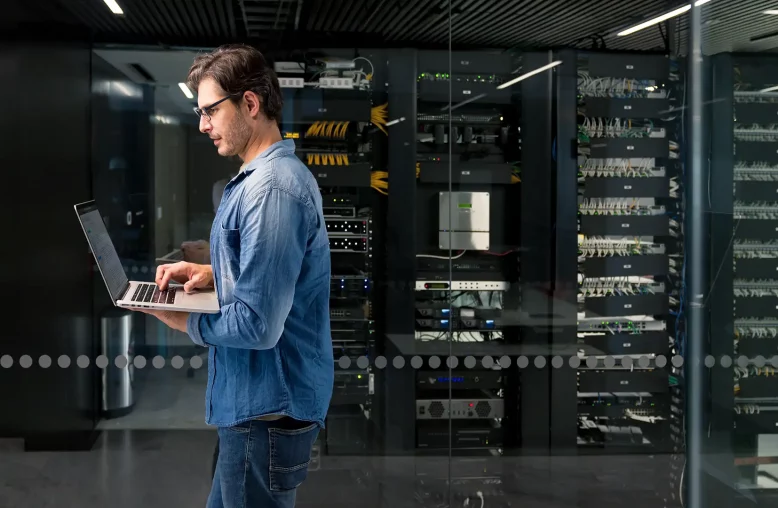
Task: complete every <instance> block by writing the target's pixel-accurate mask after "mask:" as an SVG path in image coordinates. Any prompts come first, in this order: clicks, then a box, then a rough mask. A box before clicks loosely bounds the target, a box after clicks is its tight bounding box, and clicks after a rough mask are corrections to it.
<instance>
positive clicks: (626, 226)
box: [621, 222, 629, 228]
mask: <svg viewBox="0 0 778 508" xmlns="http://www.w3.org/2000/svg"><path fill="white" fill-rule="evenodd" d="M621 227H623V228H628V227H629V222H625V223H624V224H622V225H621Z"/></svg>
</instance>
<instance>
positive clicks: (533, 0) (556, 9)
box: [3, 0, 778, 54]
mask: <svg viewBox="0 0 778 508" xmlns="http://www.w3.org/2000/svg"><path fill="white" fill-rule="evenodd" d="M686 1H687V2H688V1H690V0H686ZM7 2H8V0H6V1H5V2H3V3H4V16H3V17H4V18H5V21H4V24H5V25H6V26H7V25H8V24H9V22H11V21H9V20H13V21H12V22H14V23H16V26H17V28H18V27H20V26H22V23H27V24H35V23H41V22H45V23H48V24H52V23H57V24H65V25H66V26H68V27H76V26H78V27H83V28H85V29H87V30H89V31H90V32H91V33H92V34H93V36H94V40H95V41H96V42H102V43H119V44H148V45H154V46H163V47H166V46H167V47H171V46H175V47H181V46H190V47H209V46H215V45H218V44H221V43H225V42H235V41H245V42H250V43H252V44H255V45H257V46H259V47H260V48H262V49H264V50H266V51H267V50H278V49H292V48H305V47H355V46H359V47H369V46H372V47H389V46H392V47H397V46H407V45H413V46H419V47H437V48H447V47H448V44H449V33H450V34H451V39H452V40H451V43H452V45H453V46H454V47H455V48H460V47H461V48H465V47H467V48H476V47H484V48H485V47H491V48H495V47H496V48H512V47H519V48H524V47H543V48H545V47H561V46H573V47H591V46H592V44H593V40H594V39H593V38H592V37H593V36H601V37H602V39H600V40H601V41H603V42H605V44H606V46H607V48H609V49H619V50H653V49H663V48H664V41H663V38H662V35H661V34H660V31H659V29H658V28H657V27H651V28H648V29H645V30H642V31H640V32H637V33H635V34H633V35H630V36H626V37H615V36H613V35H612V34H613V33H614V32H615V31H616V30H618V29H619V28H624V27H626V26H629V25H631V24H634V23H635V22H639V21H642V20H645V19H648V18H650V17H652V16H656V15H658V14H661V13H664V12H666V11H667V10H668V9H671V8H675V7H678V6H679V5H683V4H684V1H683V0H630V1H628V0H596V1H580V0H578V1H573V0H117V2H118V4H119V5H120V6H121V7H122V9H123V10H124V15H122V16H116V15H114V14H112V13H111V11H110V10H109V9H108V7H107V6H106V5H105V3H104V2H103V0H11V5H10V6H8V5H7ZM769 8H773V9H775V8H778V0H711V1H710V2H709V3H707V4H705V6H703V7H702V9H703V19H704V22H705V24H704V25H703V37H704V52H705V53H708V54H712V53H718V52H722V51H765V50H773V49H774V48H776V47H778V34H776V36H775V37H771V38H768V39H766V40H765V41H762V42H751V41H750V39H751V38H752V37H756V36H760V35H764V34H768V33H774V32H776V31H777V30H778V16H767V15H764V14H762V11H764V10H766V9H769ZM688 17H689V16H688V15H684V16H681V17H680V18H677V19H678V20H679V23H678V41H679V47H680V48H681V52H684V51H685V48H686V38H687V34H688Z"/></svg>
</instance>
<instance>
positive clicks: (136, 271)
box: [132, 265, 138, 273]
mask: <svg viewBox="0 0 778 508" xmlns="http://www.w3.org/2000/svg"><path fill="white" fill-rule="evenodd" d="M132 273H138V266H137V265H135V266H133V267H132Z"/></svg>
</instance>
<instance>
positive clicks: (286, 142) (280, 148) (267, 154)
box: [240, 139, 295, 174]
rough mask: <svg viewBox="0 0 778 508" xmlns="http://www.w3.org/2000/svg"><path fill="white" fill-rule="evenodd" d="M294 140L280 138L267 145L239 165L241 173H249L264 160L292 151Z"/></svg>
mask: <svg viewBox="0 0 778 508" xmlns="http://www.w3.org/2000/svg"><path fill="white" fill-rule="evenodd" d="M294 148H295V145H294V140H291V139H282V140H281V141H276V142H275V143H273V144H272V145H270V146H269V147H267V148H266V149H265V150H264V151H263V152H262V153H260V154H259V155H257V156H256V157H254V158H253V159H252V160H250V161H248V162H246V163H244V164H243V165H242V166H241V167H240V171H241V173H246V174H248V173H251V172H252V171H254V170H255V169H257V168H258V167H259V166H261V165H262V164H264V163H265V162H267V161H269V160H271V159H275V158H276V157H282V156H284V155H289V154H292V153H294Z"/></svg>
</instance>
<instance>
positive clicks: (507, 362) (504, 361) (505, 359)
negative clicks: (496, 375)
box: [500, 355, 511, 369]
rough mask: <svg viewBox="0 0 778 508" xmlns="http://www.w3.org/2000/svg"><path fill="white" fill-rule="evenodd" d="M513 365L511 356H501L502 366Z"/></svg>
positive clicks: (505, 367) (504, 367)
mask: <svg viewBox="0 0 778 508" xmlns="http://www.w3.org/2000/svg"><path fill="white" fill-rule="evenodd" d="M510 366H511V358H510V357H509V356H508V355H502V357H501V358H500V367H502V368H503V369H507V368H508V367H510Z"/></svg>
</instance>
